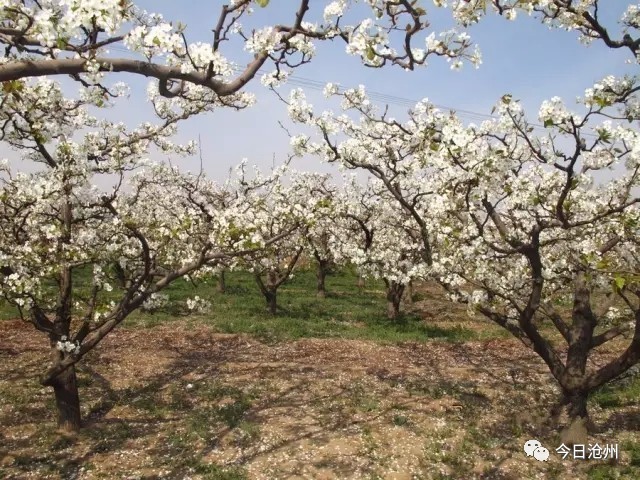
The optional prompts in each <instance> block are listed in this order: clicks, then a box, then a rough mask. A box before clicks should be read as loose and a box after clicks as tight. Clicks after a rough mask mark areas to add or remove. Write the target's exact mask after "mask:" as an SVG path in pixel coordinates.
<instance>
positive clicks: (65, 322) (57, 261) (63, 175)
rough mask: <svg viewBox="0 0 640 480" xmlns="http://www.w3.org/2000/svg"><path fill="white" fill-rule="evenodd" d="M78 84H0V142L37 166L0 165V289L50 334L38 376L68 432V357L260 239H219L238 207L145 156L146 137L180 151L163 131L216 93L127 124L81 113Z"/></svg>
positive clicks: (176, 102) (73, 410)
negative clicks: (221, 206) (74, 88)
mask: <svg viewBox="0 0 640 480" xmlns="http://www.w3.org/2000/svg"><path fill="white" fill-rule="evenodd" d="M119 91H120V92H121V93H122V92H124V90H119ZM114 92H115V91H114V90H112V93H114ZM85 93H86V95H83V96H81V98H79V99H69V98H66V97H65V96H64V95H63V93H62V90H61V88H60V86H59V85H58V84H57V83H56V82H53V81H52V80H50V79H47V78H40V79H37V80H35V81H33V82H27V81H22V80H16V81H13V82H8V83H5V84H4V85H3V89H2V93H1V95H2V108H1V109H0V118H1V119H2V125H3V128H2V140H3V141H4V142H5V144H7V145H9V146H10V147H12V148H13V149H14V150H15V151H17V152H19V153H20V160H21V161H22V162H24V163H27V162H32V163H34V164H35V165H36V166H37V168H35V171H34V172H32V173H24V172H19V171H18V172H16V171H15V170H16V169H15V166H14V165H11V164H10V162H8V161H6V160H4V161H3V163H2V164H1V167H0V168H1V169H2V172H1V179H2V180H1V181H2V189H1V190H0V210H1V214H0V267H1V269H0V293H1V294H2V296H3V297H4V299H5V300H6V301H7V302H9V303H10V304H12V305H14V306H15V307H16V308H17V310H18V312H19V314H20V316H21V318H22V319H23V320H25V321H26V322H29V323H31V324H32V325H33V326H34V327H35V328H36V329H37V330H39V331H40V332H42V333H43V334H45V335H46V336H47V337H48V338H49V341H50V348H51V364H50V366H49V368H48V369H47V370H46V371H45V372H44V373H43V375H42V377H41V379H40V381H41V383H42V384H43V385H46V386H50V387H52V388H53V391H54V394H55V399H56V405H57V410H58V423H59V425H60V427H62V428H64V429H68V430H75V429H77V428H79V426H80V406H79V395H78V388H77V383H76V372H75V365H76V363H77V362H79V361H80V360H81V359H82V358H83V357H84V356H85V355H86V354H87V353H88V352H90V351H91V350H92V349H93V348H95V347H96V346H97V345H98V344H99V343H100V342H101V341H102V340H103V339H104V338H105V337H106V336H107V335H108V334H109V333H110V332H111V331H113V329H114V328H115V327H117V326H118V325H119V324H120V323H121V322H122V321H123V320H124V319H125V318H126V317H127V316H128V315H129V314H130V313H131V312H133V311H134V310H136V309H137V308H139V307H141V306H143V305H149V304H152V303H153V302H154V301H156V302H157V301H159V300H158V298H154V296H157V294H158V292H160V291H161V290H162V289H164V288H165V287H166V286H168V285H169V284H170V283H171V282H173V281H175V280H176V279H178V278H181V277H184V276H186V275H190V274H195V273H196V272H197V271H198V270H199V269H206V267H207V266H208V265H210V264H211V263H215V262H216V261H217V260H218V259H222V258H225V257H227V256H229V255H233V254H236V253H241V252H240V251H241V250H242V249H243V248H244V246H247V247H248V249H249V250H251V249H254V248H259V247H260V246H261V245H260V240H259V239H256V238H253V237H252V240H251V242H250V245H249V243H245V241H246V238H244V237H242V236H239V237H235V238H233V239H231V238H230V237H229V235H228V233H229V231H228V228H227V224H226V223H225V219H227V218H228V216H229V215H230V216H232V217H235V216H237V215H236V213H235V212H232V211H231V210H225V211H222V212H219V211H216V210H215V209H213V208H211V205H212V203H211V202H209V201H208V200H207V196H210V195H213V194H215V188H214V186H213V185H212V184H211V183H210V182H206V181H205V179H203V178H202V176H201V175H198V176H195V175H189V174H181V173H180V172H179V171H178V170H177V169H175V168H169V167H166V166H163V165H154V164H151V163H150V162H148V161H147V160H145V156H146V154H147V153H148V152H149V149H150V148H151V147H152V146H154V147H156V148H159V149H161V150H162V151H164V152H167V153H173V154H184V153H189V152H191V151H192V149H193V146H192V145H186V146H181V145H174V144H173V143H172V142H171V141H170V140H169V137H170V136H171V135H173V134H174V133H175V129H176V124H177V123H178V122H179V121H180V120H182V119H184V118H188V117H189V116H190V115H192V114H197V113H200V112H201V111H204V110H207V109H211V108H215V106H216V105H215V103H213V104H211V103H206V104H202V103H198V102H191V101H190V102H186V101H185V100H184V99H182V98H181V99H162V98H159V97H158V98H156V101H155V103H154V105H155V107H156V109H157V111H158V113H159V116H160V118H161V121H160V123H158V124H156V125H152V124H148V123H145V124H143V125H141V126H139V127H138V128H135V129H127V128H126V127H125V126H124V125H122V124H115V123H113V122H107V121H102V120H98V119H97V118H95V117H93V116H92V115H90V114H89V113H88V106H90V105H95V103H94V100H95V97H93V96H92V95H91V93H92V90H91V89H87V90H86V91H85ZM114 94H115V93H114ZM11 163H15V162H11ZM32 170H33V169H32ZM97 184H102V185H104V184H107V185H111V186H109V187H102V188H100V187H98V186H96V185H97ZM208 190H211V193H207V191H208ZM227 223H228V222H227ZM267 243H268V242H267ZM223 248H226V249H227V252H225V251H223ZM87 275H88V276H89V277H90V279H91V280H90V281H89V282H88V284H87V283H86V282H85V281H84V279H85V278H86V276H87ZM116 285H118V286H119V288H118V289H117V290H116V289H114V286H116Z"/></svg>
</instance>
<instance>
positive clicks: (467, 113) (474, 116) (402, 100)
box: [111, 46, 598, 138]
mask: <svg viewBox="0 0 640 480" xmlns="http://www.w3.org/2000/svg"><path fill="white" fill-rule="evenodd" d="M111 49H112V50H116V51H119V52H131V51H130V50H128V49H126V48H124V47H118V46H112V47H111ZM233 71H234V73H241V72H242V71H243V70H242V68H240V67H234V68H233ZM257 73H258V74H260V75H265V74H267V73H269V72H267V71H266V70H265V69H262V68H261V69H259V70H258V72H257ZM287 83H289V84H291V85H294V86H298V87H304V88H308V89H311V90H315V91H323V90H324V88H325V86H326V85H327V83H330V82H328V81H321V80H315V79H312V78H307V77H302V76H298V75H290V76H289V77H288V78H287ZM367 96H368V97H369V98H371V99H372V100H376V101H379V102H382V103H385V104H387V105H395V106H399V107H405V108H413V107H415V106H416V104H417V103H419V100H416V99H412V98H407V97H400V96H397V95H392V94H389V93H385V92H380V91H376V90H368V89H367ZM432 105H433V106H434V107H436V108H439V109H441V110H448V111H452V112H455V113H456V114H457V115H458V116H460V117H466V118H468V119H469V120H475V121H483V120H495V119H496V116H495V115H490V114H487V113H482V112H476V111H473V110H465V109H462V108H456V107H451V106H447V105H440V104H437V103H432ZM529 125H530V126H531V127H533V128H535V129H537V130H543V131H546V127H544V125H541V124H539V123H529ZM583 135H584V136H588V137H594V138H596V137H598V135H596V134H593V133H588V132H584V133H583Z"/></svg>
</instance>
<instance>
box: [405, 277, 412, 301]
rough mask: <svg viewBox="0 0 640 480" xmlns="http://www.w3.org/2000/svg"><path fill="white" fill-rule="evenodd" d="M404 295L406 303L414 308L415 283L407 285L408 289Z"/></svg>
mask: <svg viewBox="0 0 640 480" xmlns="http://www.w3.org/2000/svg"><path fill="white" fill-rule="evenodd" d="M404 293H405V295H404V303H405V304H406V305H407V306H409V307H411V306H413V282H409V283H408V284H407V288H406V289H405V292H404Z"/></svg>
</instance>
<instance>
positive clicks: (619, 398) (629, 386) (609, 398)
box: [590, 374, 640, 408]
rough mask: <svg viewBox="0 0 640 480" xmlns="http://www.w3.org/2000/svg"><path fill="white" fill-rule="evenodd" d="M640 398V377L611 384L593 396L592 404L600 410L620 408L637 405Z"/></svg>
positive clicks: (635, 376)
mask: <svg viewBox="0 0 640 480" xmlns="http://www.w3.org/2000/svg"><path fill="white" fill-rule="evenodd" d="M639 398H640V375H638V374H636V375H634V376H633V377H630V378H629V379H628V380H624V381H620V382H614V383H609V384H607V385H605V386H604V387H602V388H601V389H600V390H598V391H597V392H595V393H594V394H593V395H591V398H590V400H591V402H592V403H594V404H596V405H598V406H599V407H600V408H619V407H625V406H628V405H636V404H637V403H638V399H639Z"/></svg>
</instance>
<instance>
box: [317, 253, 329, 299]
mask: <svg viewBox="0 0 640 480" xmlns="http://www.w3.org/2000/svg"><path fill="white" fill-rule="evenodd" d="M317 263H318V268H317V269H316V278H317V280H318V283H317V287H318V293H317V295H318V297H320V298H325V297H326V296H327V289H326V286H325V279H326V278H327V272H328V271H329V262H327V261H326V260H318V262H317Z"/></svg>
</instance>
